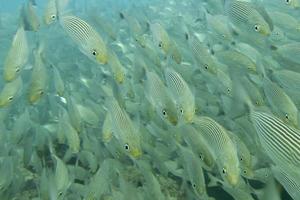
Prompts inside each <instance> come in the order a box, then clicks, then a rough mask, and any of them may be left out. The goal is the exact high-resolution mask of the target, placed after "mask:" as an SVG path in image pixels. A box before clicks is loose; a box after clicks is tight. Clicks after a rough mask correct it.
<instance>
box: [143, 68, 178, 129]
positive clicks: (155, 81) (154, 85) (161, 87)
mask: <svg viewBox="0 0 300 200" xmlns="http://www.w3.org/2000/svg"><path fill="white" fill-rule="evenodd" d="M145 96H146V98H147V99H148V101H149V102H150V104H151V105H152V106H153V108H155V110H156V113H157V114H158V115H159V116H160V118H161V119H163V120H166V121H167V122H169V123H171V124H173V125H176V124H177V123H178V113H177V109H176V105H175V102H174V101H173V99H172V97H171V94H170V93H169V92H168V90H167V88H166V86H165V84H164V83H163V82H162V80H161V79H160V77H159V76H158V75H157V74H156V73H155V72H150V71H146V81H145Z"/></svg>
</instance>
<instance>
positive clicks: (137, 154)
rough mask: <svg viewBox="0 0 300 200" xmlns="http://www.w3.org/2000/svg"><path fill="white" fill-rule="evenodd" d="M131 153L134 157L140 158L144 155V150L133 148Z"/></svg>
mask: <svg viewBox="0 0 300 200" xmlns="http://www.w3.org/2000/svg"><path fill="white" fill-rule="evenodd" d="M130 154H131V156H132V157H134V158H136V159H138V158H140V157H141V156H142V155H143V153H142V151H141V150H140V149H133V150H132V151H131V152H130Z"/></svg>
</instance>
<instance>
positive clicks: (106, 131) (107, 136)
mask: <svg viewBox="0 0 300 200" xmlns="http://www.w3.org/2000/svg"><path fill="white" fill-rule="evenodd" d="M112 136H113V132H112V121H111V116H110V113H109V112H107V113H106V115H105V119H104V122H103V125H102V141H103V142H104V143H107V142H109V141H110V140H111V138H112Z"/></svg>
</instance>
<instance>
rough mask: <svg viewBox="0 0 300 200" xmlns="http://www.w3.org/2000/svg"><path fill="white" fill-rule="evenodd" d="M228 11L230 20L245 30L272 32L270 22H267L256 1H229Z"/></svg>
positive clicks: (263, 34) (265, 33) (265, 34)
mask: <svg viewBox="0 0 300 200" xmlns="http://www.w3.org/2000/svg"><path fill="white" fill-rule="evenodd" d="M225 7H226V13H227V15H228V17H229V20H230V21H231V22H232V23H233V24H234V25H235V26H237V27H238V28H240V29H241V30H242V31H244V32H248V31H249V33H252V34H253V35H255V33H259V34H260V35H262V36H268V35H270V33H271V27H270V24H268V23H267V21H266V20H265V18H264V17H263V15H261V13H260V12H259V10H258V9H256V7H255V6H254V3H251V2H247V1H238V0H232V1H228V3H227V5H226V6H225Z"/></svg>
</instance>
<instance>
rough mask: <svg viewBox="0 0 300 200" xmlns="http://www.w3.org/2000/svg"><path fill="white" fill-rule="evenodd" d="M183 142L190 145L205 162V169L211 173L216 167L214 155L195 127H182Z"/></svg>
mask: <svg viewBox="0 0 300 200" xmlns="http://www.w3.org/2000/svg"><path fill="white" fill-rule="evenodd" d="M181 130H182V132H184V133H185V134H184V135H183V140H184V141H185V142H186V143H187V144H188V145H189V148H191V149H192V151H193V152H194V154H196V155H198V157H199V158H200V160H201V161H202V162H203V164H202V166H203V168H204V169H206V170H208V171H210V170H212V169H213V167H214V166H215V160H214V158H213V154H212V152H211V150H210V148H209V146H208V144H207V143H206V142H205V139H204V137H203V135H202V134H201V132H200V131H198V130H197V129H195V128H194V127H193V126H191V125H189V126H182V129H181Z"/></svg>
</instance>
